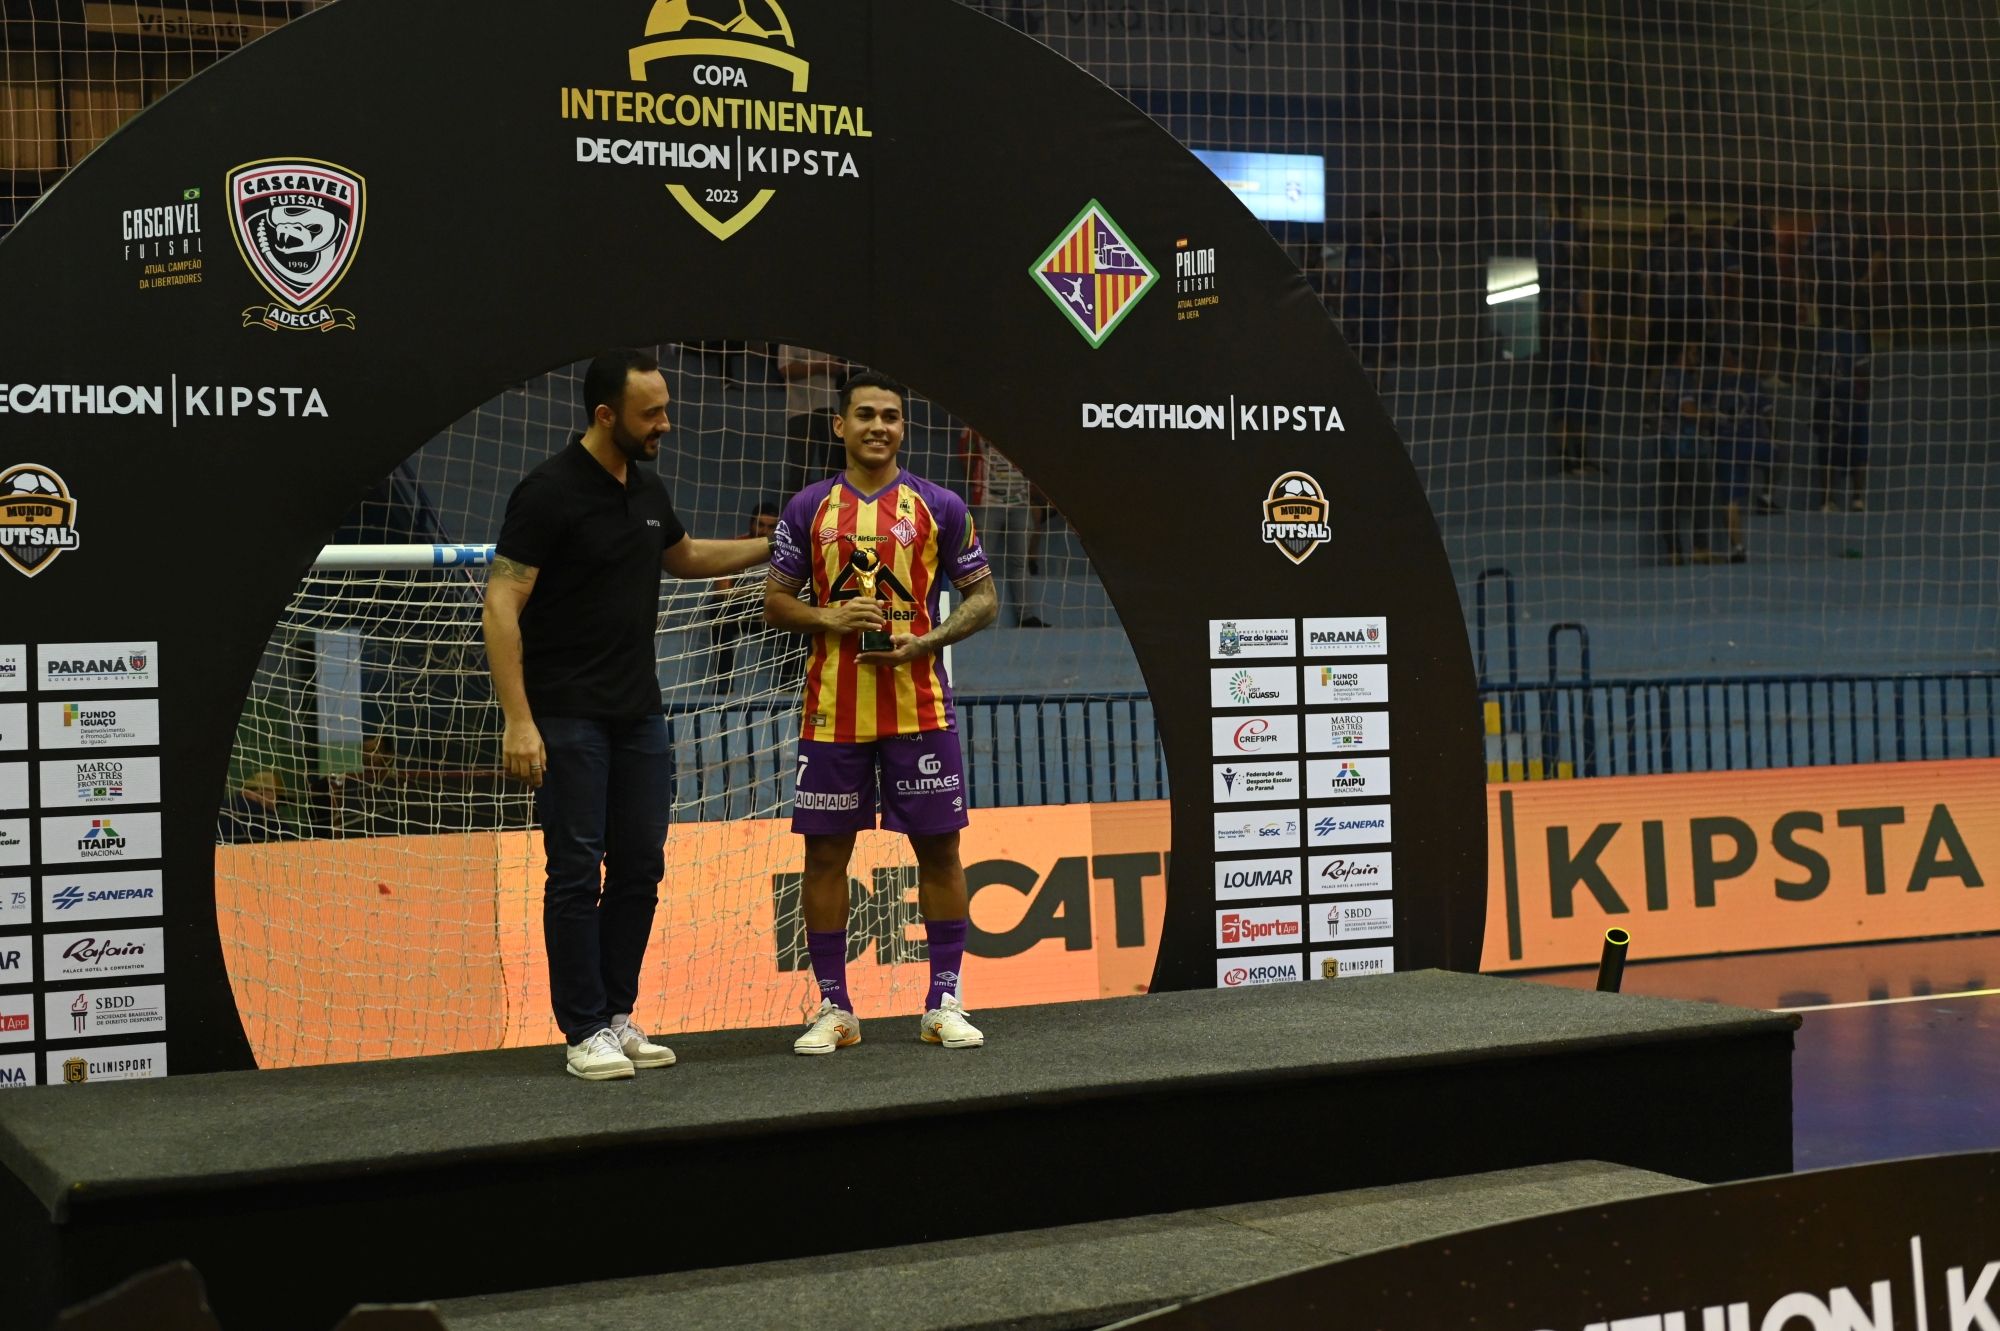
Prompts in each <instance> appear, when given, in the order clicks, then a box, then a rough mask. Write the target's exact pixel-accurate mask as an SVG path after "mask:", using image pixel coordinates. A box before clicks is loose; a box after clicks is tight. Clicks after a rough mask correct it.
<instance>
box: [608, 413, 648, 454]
mask: <svg viewBox="0 0 2000 1331" xmlns="http://www.w3.org/2000/svg"><path fill="white" fill-rule="evenodd" d="M652 438H653V437H652V436H650V435H634V434H630V433H628V432H627V431H626V429H625V426H624V425H623V424H622V423H620V422H617V421H613V422H612V424H611V442H612V443H614V444H616V445H617V446H618V451H619V452H620V453H623V454H624V455H625V456H626V458H627V459H629V460H630V461H633V462H644V461H646V459H647V458H648V457H649V456H651V454H652V452H653V451H655V450H656V449H657V447H658V445H657V444H653V443H652ZM649 445H651V446H650V447H649Z"/></svg>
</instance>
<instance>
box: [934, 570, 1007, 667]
mask: <svg viewBox="0 0 2000 1331" xmlns="http://www.w3.org/2000/svg"><path fill="white" fill-rule="evenodd" d="M999 616H1000V594H999V593H998V592H997V591H995V590H994V588H993V579H992V577H991V576H990V575H989V576H987V577H984V578H981V579H980V580H979V581H978V582H975V583H973V584H972V586H971V587H969V588H967V589H965V599H964V600H962V601H960V602H959V603H958V604H957V605H956V606H955V607H953V609H952V612H951V613H950V614H948V615H946V616H945V617H944V623H942V624H940V625H938V626H937V627H936V628H934V629H932V630H931V631H930V632H929V633H926V634H925V635H924V636H923V637H922V638H920V639H919V640H918V641H919V642H921V643H922V644H923V649H924V650H925V651H927V652H931V653H933V654H935V653H937V652H941V651H943V650H944V649H945V648H946V647H949V646H950V645H951V644H952V643H955V642H957V641H959V640H960V639H961V638H969V637H971V636H972V635H973V634H975V633H977V632H979V630H981V629H983V628H985V627H986V626H987V625H988V624H991V623H992V622H993V621H994V620H995V619H997V618H999Z"/></svg>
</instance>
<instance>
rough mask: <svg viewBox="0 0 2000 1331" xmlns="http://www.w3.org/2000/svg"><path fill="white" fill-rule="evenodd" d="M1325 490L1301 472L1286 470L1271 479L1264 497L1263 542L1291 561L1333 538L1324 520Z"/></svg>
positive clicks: (1300, 561)
mask: <svg viewBox="0 0 2000 1331" xmlns="http://www.w3.org/2000/svg"><path fill="white" fill-rule="evenodd" d="M1326 519H1327V502H1326V492H1325V491H1324V490H1322V489H1320V488H1319V482H1318V481H1316V480H1314V479H1313V478H1312V477H1310V476H1308V475H1306V474H1305V473H1304V472H1302V471H1288V472H1286V473H1285V474H1284V475H1283V476H1280V477H1279V478H1278V479H1277V480H1275V481H1272V482H1271V492H1270V494H1268V495H1267V496H1265V499H1264V543H1265V544H1266V545H1275V546H1277V547H1278V553H1279V554H1282V555H1283V556H1284V557H1285V558H1287V559H1289V560H1291V561H1292V562H1293V563H1294V564H1303V563H1305V562H1306V556H1307V555H1310V554H1311V553H1312V552H1313V551H1315V550H1317V549H1319V548H1320V546H1321V545H1322V544H1324V543H1325V542H1327V541H1330V540H1332V539H1333V528H1332V527H1331V526H1330V525H1328V523H1327V520H1326Z"/></svg>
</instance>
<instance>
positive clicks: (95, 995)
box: [42, 984, 167, 1040]
mask: <svg viewBox="0 0 2000 1331" xmlns="http://www.w3.org/2000/svg"><path fill="white" fill-rule="evenodd" d="M166 1028H167V987H166V986H165V985H163V984H135V985H133V986H131V987H130V988H127V989H53V990H50V991H49V992H47V993H45V994H43V995H42V1032H43V1037H42V1038H44V1039H47V1040H75V1039H81V1038H83V1037H86V1036H93V1035H99V1036H101V1035H111V1036H118V1035H138V1034H140V1033H142V1032H146V1031H163V1030H165V1029H166Z"/></svg>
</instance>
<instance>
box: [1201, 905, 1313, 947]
mask: <svg viewBox="0 0 2000 1331" xmlns="http://www.w3.org/2000/svg"><path fill="white" fill-rule="evenodd" d="M1303 936H1304V932H1303V926H1302V925H1301V923H1300V921H1299V908H1298V907H1297V906H1230V907H1227V908H1225V909H1222V910H1218V911H1217V912H1215V945H1216V946H1217V947H1220V948H1237V947H1277V946H1279V945H1281V944H1284V943H1297V942H1298V941H1299V940H1300V939H1301V938H1302V937H1303Z"/></svg>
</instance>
